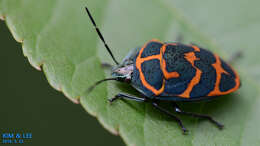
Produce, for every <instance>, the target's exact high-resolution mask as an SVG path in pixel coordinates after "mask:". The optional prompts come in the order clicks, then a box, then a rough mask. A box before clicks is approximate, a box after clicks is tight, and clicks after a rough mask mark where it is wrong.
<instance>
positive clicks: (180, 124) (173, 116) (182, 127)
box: [152, 102, 188, 134]
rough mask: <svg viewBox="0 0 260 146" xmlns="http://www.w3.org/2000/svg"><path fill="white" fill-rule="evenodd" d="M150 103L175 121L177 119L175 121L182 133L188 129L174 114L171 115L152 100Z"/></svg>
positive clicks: (185, 132)
mask: <svg viewBox="0 0 260 146" xmlns="http://www.w3.org/2000/svg"><path fill="white" fill-rule="evenodd" d="M152 105H153V106H154V107H155V108H156V109H158V110H159V111H161V112H162V113H165V114H166V115H168V116H170V117H172V118H173V119H174V120H175V121H177V123H178V124H179V126H180V127H181V129H182V131H183V134H187V132H188V130H187V129H186V128H185V127H184V126H183V124H182V121H181V120H180V119H179V118H178V117H176V116H175V115H173V114H172V113H170V112H169V111H168V110H166V109H164V108H162V107H161V106H159V105H158V103H156V102H152Z"/></svg>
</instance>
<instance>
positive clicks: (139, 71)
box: [86, 7, 241, 133]
mask: <svg viewBox="0 0 260 146" xmlns="http://www.w3.org/2000/svg"><path fill="white" fill-rule="evenodd" d="M86 11H87V14H88V16H89V18H90V20H91V22H92V24H93V26H94V27H95V29H96V32H97V34H98V36H99V37H100V39H101V41H102V42H103V44H104V46H105V48H106V49H107V51H108V52H109V54H110V55H111V57H112V59H113V61H114V62H115V64H116V66H114V67H113V68H112V74H111V75H112V77H111V78H106V79H103V80H100V81H98V82H96V83H95V84H94V85H93V86H91V87H90V88H89V90H88V91H89V92H90V91H91V90H92V89H93V88H94V87H96V86H97V85H98V84H100V83H102V82H104V81H108V80H115V81H119V82H125V83H127V84H130V85H131V86H133V87H134V88H135V89H136V90H137V91H138V92H140V93H141V95H142V97H136V96H133V95H129V94H125V93H119V94H117V95H115V97H114V98H111V99H109V102H113V101H115V100H117V99H122V98H125V99H129V100H134V101H138V102H148V103H151V104H152V106H153V107H155V108H156V109H158V110H159V111H161V112H162V113H165V114H167V115H168V116H170V117H172V118H173V119H175V120H176V121H177V123H178V124H179V126H180V127H181V128H182V131H183V132H184V133H186V132H187V129H186V128H185V127H184V125H183V124H182V121H181V120H180V119H179V118H178V117H176V116H175V115H173V114H172V113H171V112H170V111H168V110H166V109H165V108H163V107H162V106H160V105H159V104H158V103H159V101H169V102H172V104H173V107H174V112H176V113H178V114H183V115H187V116H192V117H197V118H201V119H206V120H209V121H210V122H212V123H213V124H215V125H216V126H217V127H218V128H220V129H222V128H223V125H222V124H221V123H219V122H217V121H215V120H214V119H213V118H212V117H210V116H208V115H203V114H198V113H192V112H185V111H183V110H181V109H180V107H179V106H178V105H177V104H176V102H178V101H182V102H189V101H202V100H206V99H213V97H218V96H220V95H226V94H229V93H231V92H234V91H236V90H237V89H238V88H239V87H240V85H241V83H240V79H239V75H238V74H237V72H236V71H235V70H234V69H233V68H232V67H231V66H230V65H228V64H227V63H226V62H225V61H223V60H222V59H221V58H220V57H219V56H218V55H216V54H214V53H212V52H210V51H208V50H206V49H203V48H201V47H198V46H196V45H185V44H182V43H178V42H176V43H166V42H165V43H163V42H160V41H158V40H151V41H149V42H147V43H146V44H145V45H144V46H142V47H140V48H139V47H138V48H135V49H133V50H132V51H131V52H130V53H129V54H128V55H127V56H126V57H125V58H124V59H123V61H122V63H118V61H117V60H116V59H115V57H114V55H113V53H112V52H111V50H110V48H109V47H108V45H107V43H106V42H105V39H104V37H103V36H102V34H101V32H100V30H99V28H98V27H97V25H96V23H95V21H94V19H93V17H92V16H91V14H90V12H89V10H88V8H87V7H86Z"/></svg>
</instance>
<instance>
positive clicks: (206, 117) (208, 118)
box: [173, 102, 224, 129]
mask: <svg viewBox="0 0 260 146" xmlns="http://www.w3.org/2000/svg"><path fill="white" fill-rule="evenodd" d="M173 107H174V111H175V112H176V113H179V114H183V115H187V116H192V117H197V118H201V119H206V120H209V121H210V122H212V123H213V124H215V125H216V126H217V127H218V128H219V129H222V128H223V127H224V125H223V124H221V123H219V122H217V121H215V120H214V119H213V118H212V117H210V116H209V115H203V114H197V113H191V112H185V111H182V110H181V109H180V108H179V107H178V105H177V104H176V103H175V102H173Z"/></svg>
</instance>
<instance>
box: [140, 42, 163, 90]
mask: <svg viewBox="0 0 260 146" xmlns="http://www.w3.org/2000/svg"><path fill="white" fill-rule="evenodd" d="M150 42H159V41H158V40H154V39H153V40H151V41H149V42H147V43H146V44H145V45H144V46H143V47H142V48H141V50H140V52H139V54H138V56H137V58H136V68H137V69H138V71H139V74H140V80H141V82H142V84H143V85H144V86H145V87H146V88H147V89H149V90H150V91H152V92H153V93H154V94H155V95H159V94H161V93H162V92H163V91H164V87H165V79H163V84H162V87H161V88H160V89H159V90H157V89H155V88H154V87H153V86H151V85H150V84H149V83H148V82H147V81H146V79H145V76H144V74H143V72H142V68H141V65H142V63H143V62H145V61H148V60H152V59H158V60H159V61H160V62H161V59H162V54H161V53H160V54H158V55H152V56H148V57H145V58H141V55H142V53H143V51H144V48H146V46H147V44H148V43H150ZM160 43H161V42H160ZM158 49H160V48H158Z"/></svg>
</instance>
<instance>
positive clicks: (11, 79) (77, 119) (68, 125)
mask: <svg viewBox="0 0 260 146" xmlns="http://www.w3.org/2000/svg"><path fill="white" fill-rule="evenodd" d="M0 47H1V53H0V55H1V56H0V63H1V67H3V68H2V69H1V72H0V77H1V84H0V86H1V90H0V91H1V98H0V114H1V118H0V132H1V134H2V133H3V132H32V137H33V138H32V142H30V143H26V145H37V146H41V145H42V146H46V145H48V146H51V145H63V146H66V145H68V146H71V145H83V144H84V145H90V146H101V145H102V146H104V145H114V146H119V145H124V143H123V141H122V140H121V138H120V137H119V136H114V135H112V134H110V133H109V132H108V131H106V130H105V129H104V128H103V127H102V126H101V125H100V124H99V123H98V122H97V120H96V119H95V118H94V117H92V116H90V115H89V114H87V113H86V112H85V111H84V109H83V108H82V106H80V105H76V104H73V103H72V102H71V101H69V100H68V99H67V98H64V95H63V94H62V93H60V92H58V91H56V90H54V89H53V88H52V87H51V86H50V85H49V83H48V82H47V80H46V78H45V76H44V74H43V72H40V71H37V70H35V69H34V68H33V67H32V66H31V65H30V64H29V62H28V60H27V58H26V57H24V55H23V53H22V47H21V44H20V43H17V42H16V41H15V40H14V39H13V37H12V35H11V33H10V32H9V30H8V28H7V26H6V24H5V23H4V21H0ZM16 145H17V144H16Z"/></svg>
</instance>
